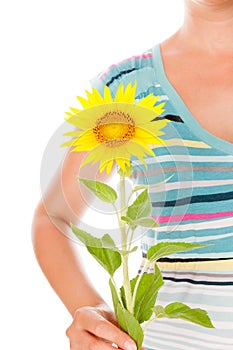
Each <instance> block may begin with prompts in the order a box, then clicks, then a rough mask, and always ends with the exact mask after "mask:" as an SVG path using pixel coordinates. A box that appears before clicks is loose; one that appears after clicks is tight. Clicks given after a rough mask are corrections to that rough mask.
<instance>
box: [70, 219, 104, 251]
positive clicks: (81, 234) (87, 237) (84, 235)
mask: <svg viewBox="0 0 233 350" xmlns="http://www.w3.org/2000/svg"><path fill="white" fill-rule="evenodd" d="M70 227H71V229H72V231H73V233H74V234H75V236H76V237H77V238H78V239H79V240H80V241H81V242H83V243H84V244H85V246H86V247H87V246H90V247H98V248H99V247H102V242H101V239H100V238H97V237H93V236H92V235H91V234H90V233H88V232H86V231H83V230H80V229H79V228H78V227H76V226H75V225H73V224H71V225H70Z"/></svg>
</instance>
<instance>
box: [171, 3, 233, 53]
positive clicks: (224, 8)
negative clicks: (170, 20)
mask: <svg viewBox="0 0 233 350" xmlns="http://www.w3.org/2000/svg"><path fill="white" fill-rule="evenodd" d="M232 38H233V1H232V0H222V1H217V0H216V1H214V0H212V1H211V0H209V1H205V0H197V1H193V0H185V16H184V23H183V26H182V27H181V29H180V30H179V31H178V32H177V33H176V35H175V38H174V39H175V40H178V41H179V42H180V43H182V45H184V44H185V47H186V49H189V48H190V50H192V51H193V50H197V51H199V52H202V51H203V52H204V53H205V54H206V53H208V54H210V55H212V54H214V55H218V54H219V55H233V39H232Z"/></svg>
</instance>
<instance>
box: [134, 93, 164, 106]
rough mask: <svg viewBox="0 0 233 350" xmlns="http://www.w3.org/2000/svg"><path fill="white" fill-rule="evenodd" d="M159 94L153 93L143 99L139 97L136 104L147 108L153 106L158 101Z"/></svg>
mask: <svg viewBox="0 0 233 350" xmlns="http://www.w3.org/2000/svg"><path fill="white" fill-rule="evenodd" d="M158 99H159V96H154V95H153V93H151V94H149V95H147V96H146V97H144V98H143V99H141V100H140V101H139V102H138V103H137V105H138V106H142V107H147V108H153V107H154V105H155V103H156V102H157V101H158Z"/></svg>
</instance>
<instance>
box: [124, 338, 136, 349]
mask: <svg viewBox="0 0 233 350" xmlns="http://www.w3.org/2000/svg"><path fill="white" fill-rule="evenodd" d="M124 349H125V350H137V346H136V344H135V343H132V342H131V341H128V340H127V341H126V342H125V344H124Z"/></svg>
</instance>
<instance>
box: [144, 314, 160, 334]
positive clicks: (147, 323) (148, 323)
mask: <svg viewBox="0 0 233 350" xmlns="http://www.w3.org/2000/svg"><path fill="white" fill-rule="evenodd" d="M155 320H157V317H153V318H151V319H150V320H149V321H147V322H146V325H145V327H143V333H144V332H145V330H146V329H147V328H148V327H149V325H150V324H151V323H152V322H154V321H155Z"/></svg>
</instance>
